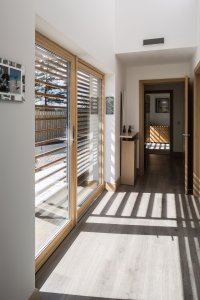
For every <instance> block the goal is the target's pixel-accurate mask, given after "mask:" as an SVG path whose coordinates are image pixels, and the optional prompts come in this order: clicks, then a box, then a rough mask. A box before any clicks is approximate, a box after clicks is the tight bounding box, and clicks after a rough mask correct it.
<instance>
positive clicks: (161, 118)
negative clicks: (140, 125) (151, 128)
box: [149, 94, 170, 126]
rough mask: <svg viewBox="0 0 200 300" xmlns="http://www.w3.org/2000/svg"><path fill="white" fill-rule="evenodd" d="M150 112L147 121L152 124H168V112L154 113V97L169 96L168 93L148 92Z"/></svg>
mask: <svg viewBox="0 0 200 300" xmlns="http://www.w3.org/2000/svg"><path fill="white" fill-rule="evenodd" d="M149 96H150V114H149V121H150V123H151V124H152V125H166V126H170V113H164V114H163V113H156V98H169V97H170V94H149Z"/></svg>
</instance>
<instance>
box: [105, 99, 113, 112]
mask: <svg viewBox="0 0 200 300" xmlns="http://www.w3.org/2000/svg"><path fill="white" fill-rule="evenodd" d="M106 115H114V97H112V96H109V97H106Z"/></svg>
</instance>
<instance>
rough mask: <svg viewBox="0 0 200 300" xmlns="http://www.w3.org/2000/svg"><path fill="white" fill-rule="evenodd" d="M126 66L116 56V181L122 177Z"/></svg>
mask: <svg viewBox="0 0 200 300" xmlns="http://www.w3.org/2000/svg"><path fill="white" fill-rule="evenodd" d="M124 72H125V71H124V67H123V66H122V64H121V63H120V61H119V60H118V59H117V58H116V85H115V152H116V156H115V157H116V161H115V181H116V180H118V179H119V177H120V133H121V128H120V112H121V107H120V104H121V92H122V91H123V90H124V84H125V76H124V74H125V73H124Z"/></svg>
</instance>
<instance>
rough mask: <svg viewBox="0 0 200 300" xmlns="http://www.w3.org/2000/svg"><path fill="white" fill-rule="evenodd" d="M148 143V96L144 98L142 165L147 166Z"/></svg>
mask: <svg viewBox="0 0 200 300" xmlns="http://www.w3.org/2000/svg"><path fill="white" fill-rule="evenodd" d="M149 143H150V96H149V95H146V94H145V98H144V167H145V168H147V166H148V149H147V148H148V145H149Z"/></svg>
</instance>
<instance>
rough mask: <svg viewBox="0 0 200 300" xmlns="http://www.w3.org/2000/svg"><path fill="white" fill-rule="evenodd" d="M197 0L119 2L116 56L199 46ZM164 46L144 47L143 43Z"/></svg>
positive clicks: (117, 1) (117, 6)
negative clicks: (162, 41) (154, 40)
mask: <svg viewBox="0 0 200 300" xmlns="http://www.w3.org/2000/svg"><path fill="white" fill-rule="evenodd" d="M196 9H197V0H173V1H172V0H169V1H164V0H151V1H149V0H140V1H133V0H116V22H115V23H116V53H126V52H134V51H144V50H149V49H150V50H152V49H168V48H182V47H190V46H194V45H196V43H197V41H196V22H197V18H196ZM156 37H164V38H165V44H164V45H157V46H146V47H143V39H150V38H156Z"/></svg>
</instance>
